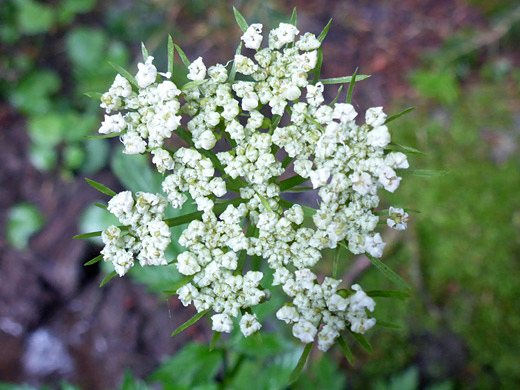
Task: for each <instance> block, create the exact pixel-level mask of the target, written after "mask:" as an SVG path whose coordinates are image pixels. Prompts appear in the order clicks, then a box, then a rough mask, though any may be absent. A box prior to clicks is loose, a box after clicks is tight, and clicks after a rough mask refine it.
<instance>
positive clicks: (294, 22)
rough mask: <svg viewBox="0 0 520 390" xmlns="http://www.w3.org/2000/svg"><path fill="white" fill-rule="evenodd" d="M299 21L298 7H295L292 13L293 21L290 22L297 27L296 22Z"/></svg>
mask: <svg viewBox="0 0 520 390" xmlns="http://www.w3.org/2000/svg"><path fill="white" fill-rule="evenodd" d="M297 22H298V15H297V13H296V7H294V8H293V11H292V15H291V21H290V22H289V23H290V24H292V25H293V26H294V27H296V23H297Z"/></svg>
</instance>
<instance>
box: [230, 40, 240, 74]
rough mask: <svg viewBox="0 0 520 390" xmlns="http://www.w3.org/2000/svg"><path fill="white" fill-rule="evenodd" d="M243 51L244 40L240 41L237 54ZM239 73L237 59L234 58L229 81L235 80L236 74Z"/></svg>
mask: <svg viewBox="0 0 520 390" xmlns="http://www.w3.org/2000/svg"><path fill="white" fill-rule="evenodd" d="M241 52H242V42H240V43H239V45H238V47H237V50H236V52H235V55H237V54H240V53H241ZM236 74H237V64H235V60H233V63H232V64H231V70H230V71H229V77H228V81H229V82H230V83H232V82H234V81H235V76H236Z"/></svg>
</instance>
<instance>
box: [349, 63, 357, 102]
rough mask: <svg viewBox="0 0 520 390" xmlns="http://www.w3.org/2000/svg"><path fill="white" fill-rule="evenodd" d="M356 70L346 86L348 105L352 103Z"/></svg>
mask: <svg viewBox="0 0 520 390" xmlns="http://www.w3.org/2000/svg"><path fill="white" fill-rule="evenodd" d="M357 72H358V68H356V70H355V71H354V74H353V75H352V81H351V82H350V83H349V85H348V90H347V100H346V103H348V104H350V102H352V94H353V93H354V85H355V84H356V77H357Z"/></svg>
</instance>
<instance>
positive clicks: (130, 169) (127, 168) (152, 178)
mask: <svg viewBox="0 0 520 390" xmlns="http://www.w3.org/2000/svg"><path fill="white" fill-rule="evenodd" d="M111 168H112V171H113V172H114V174H115V175H116V176H117V178H118V179H119V181H120V182H121V184H122V185H123V187H125V188H126V189H127V190H130V191H132V192H138V191H144V192H151V193H158V192H161V189H162V181H163V179H164V178H163V177H162V175H161V174H159V173H158V172H157V171H156V170H154V169H152V168H151V167H150V163H149V160H148V158H147V156H145V155H128V154H124V153H122V148H117V149H116V151H115V152H114V156H113V157H112V161H111Z"/></svg>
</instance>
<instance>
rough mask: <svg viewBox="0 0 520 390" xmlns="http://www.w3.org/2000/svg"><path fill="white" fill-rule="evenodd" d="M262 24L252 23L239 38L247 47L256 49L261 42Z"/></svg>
mask: <svg viewBox="0 0 520 390" xmlns="http://www.w3.org/2000/svg"><path fill="white" fill-rule="evenodd" d="M262 27H263V26H262V25H261V24H260V23H253V24H252V25H250V26H249V27H248V29H247V30H246V32H245V33H244V35H242V37H241V38H240V39H241V40H242V41H244V46H245V47H247V48H248V49H253V50H258V49H259V48H260V45H261V44H262Z"/></svg>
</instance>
